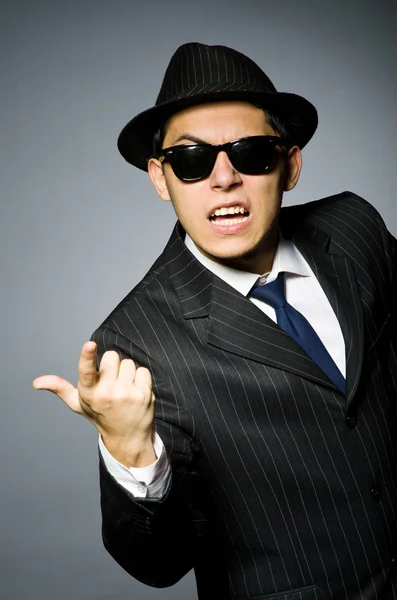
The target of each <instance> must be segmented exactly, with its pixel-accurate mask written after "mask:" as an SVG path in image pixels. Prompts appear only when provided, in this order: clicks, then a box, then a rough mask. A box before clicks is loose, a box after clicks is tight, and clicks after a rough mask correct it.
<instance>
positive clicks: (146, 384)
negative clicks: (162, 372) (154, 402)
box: [135, 367, 152, 390]
mask: <svg viewBox="0 0 397 600" xmlns="http://www.w3.org/2000/svg"><path fill="white" fill-rule="evenodd" d="M135 385H137V386H138V387H139V388H141V389H148V390H151V389H152V376H151V374H150V371H149V369H146V367H138V369H137V370H136V373H135Z"/></svg>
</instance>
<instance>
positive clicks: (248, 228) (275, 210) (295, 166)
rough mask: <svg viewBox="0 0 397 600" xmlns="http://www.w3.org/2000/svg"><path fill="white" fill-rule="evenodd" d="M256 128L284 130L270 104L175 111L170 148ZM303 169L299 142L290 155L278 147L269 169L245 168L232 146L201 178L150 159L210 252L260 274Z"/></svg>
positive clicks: (187, 225)
mask: <svg viewBox="0 0 397 600" xmlns="http://www.w3.org/2000/svg"><path fill="white" fill-rule="evenodd" d="M256 135H277V134H276V132H275V131H274V130H273V129H272V128H271V127H270V125H268V124H267V122H266V117H265V115H264V112H263V110H261V109H260V108H256V107H255V106H253V105H251V104H248V103H246V102H235V101H233V102H217V103H208V104H202V105H198V106H194V107H192V108H188V109H186V110H184V111H181V112H179V113H177V114H175V115H174V116H173V117H172V118H171V119H170V121H169V123H168V128H167V132H166V135H165V139H164V143H163V148H168V147H170V146H175V145H179V144H192V143H195V142H196V141H197V140H201V141H202V142H206V143H208V144H214V145H218V144H224V143H226V142H230V141H233V140H236V139H239V138H244V137H249V136H256ZM300 168H301V154H300V151H299V149H298V148H297V147H294V148H293V149H290V150H289V152H288V157H287V159H286V158H285V156H282V154H281V152H280V153H278V159H277V164H276V166H275V168H274V169H273V170H272V171H271V172H269V173H266V174H263V175H245V174H243V173H240V172H238V171H237V170H236V169H235V168H234V167H233V165H232V164H231V162H230V160H229V158H228V156H227V154H226V153H225V152H220V153H219V154H218V156H217V159H216V162H215V165H214V168H213V171H212V172H211V174H210V175H209V176H208V177H207V178H206V179H202V180H201V181H196V182H190V183H187V182H183V181H181V180H180V179H178V178H177V177H176V176H175V174H174V172H173V170H172V168H171V166H170V165H169V164H168V163H167V162H163V163H160V162H159V161H158V160H156V159H151V160H150V161H149V165H148V170H149V175H150V177H151V179H152V181H153V183H154V185H155V187H156V190H157V192H158V194H159V195H160V197H161V198H162V199H163V200H171V201H172V204H173V206H174V209H175V212H176V214H177V217H178V219H179V220H180V222H181V224H182V226H183V228H184V229H185V231H186V232H187V233H188V234H189V236H190V237H191V238H192V240H193V242H194V243H195V245H196V246H197V247H198V249H199V250H200V251H201V252H202V253H203V254H204V255H206V256H207V257H209V258H210V259H212V260H215V261H217V262H220V263H223V264H225V265H227V266H232V267H234V268H238V269H242V270H247V271H251V272H254V273H259V274H261V273H264V272H266V271H267V270H269V269H270V268H271V265H272V262H273V256H274V251H275V247H276V244H277V229H278V215H279V211H280V206H281V199H282V194H283V191H284V190H289V189H292V188H293V187H294V186H295V184H296V183H297V181H298V177H299V173H300ZM219 211H220V212H221V213H225V211H227V213H228V214H227V215H225V214H219ZM231 213H233V214H231Z"/></svg>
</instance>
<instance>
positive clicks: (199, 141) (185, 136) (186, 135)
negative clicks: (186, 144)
mask: <svg viewBox="0 0 397 600" xmlns="http://www.w3.org/2000/svg"><path fill="white" fill-rule="evenodd" d="M182 140H189V141H191V142H194V143H195V144H208V142H206V141H205V140H202V139H201V138H199V137H197V136H195V135H193V134H192V133H182V135H178V137H177V138H176V139H175V140H174V141H173V142H172V145H173V146H175V144H177V143H178V142H181V141H182Z"/></svg>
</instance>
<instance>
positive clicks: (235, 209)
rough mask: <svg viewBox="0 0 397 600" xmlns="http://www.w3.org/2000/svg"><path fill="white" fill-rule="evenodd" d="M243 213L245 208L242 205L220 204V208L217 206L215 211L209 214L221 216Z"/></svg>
mask: <svg viewBox="0 0 397 600" xmlns="http://www.w3.org/2000/svg"><path fill="white" fill-rule="evenodd" d="M244 213H245V209H244V208H243V207H242V206H230V207H228V208H227V207H226V206H222V208H217V209H216V211H214V212H213V213H212V215H211V217H222V216H224V215H238V214H242V215H243V214H244Z"/></svg>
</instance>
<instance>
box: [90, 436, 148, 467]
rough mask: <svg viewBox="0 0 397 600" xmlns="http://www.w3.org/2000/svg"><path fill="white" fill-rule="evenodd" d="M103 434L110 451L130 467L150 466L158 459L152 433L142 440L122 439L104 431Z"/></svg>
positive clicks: (119, 460) (104, 441) (103, 439)
mask: <svg viewBox="0 0 397 600" xmlns="http://www.w3.org/2000/svg"><path fill="white" fill-rule="evenodd" d="M101 436H102V441H103V443H104V445H105V446H106V449H107V450H108V452H109V453H110V454H111V455H112V456H113V458H115V459H116V460H117V461H118V462H119V463H121V464H122V465H124V466H125V467H127V468H128V469H130V468H131V467H133V468H143V467H148V466H149V465H152V464H153V463H154V462H156V460H157V456H156V453H155V451H154V447H153V435H152V433H151V434H150V436H149V437H148V438H144V439H140V440H136V439H133V440H131V439H124V438H123V439H120V438H115V437H113V436H108V435H106V434H104V433H102V434H101Z"/></svg>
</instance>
